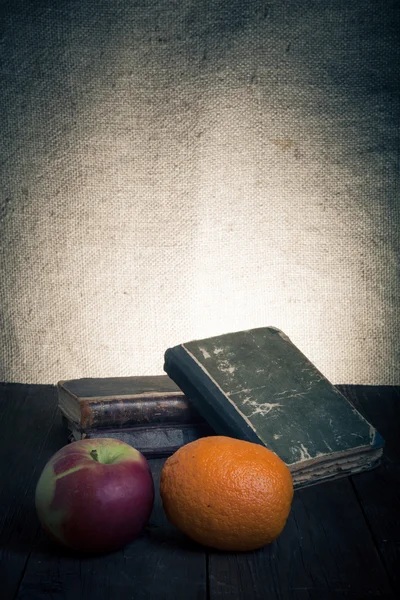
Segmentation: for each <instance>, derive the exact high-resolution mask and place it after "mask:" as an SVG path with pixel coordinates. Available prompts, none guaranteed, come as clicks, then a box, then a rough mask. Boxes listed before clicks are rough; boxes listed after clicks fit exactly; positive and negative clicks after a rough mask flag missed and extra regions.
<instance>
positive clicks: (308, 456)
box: [164, 327, 384, 488]
mask: <svg viewBox="0 0 400 600" xmlns="http://www.w3.org/2000/svg"><path fill="white" fill-rule="evenodd" d="M164 370H165V372H166V373H167V374H168V375H169V377H170V378H171V379H173V380H174V381H175V383H176V384H177V385H178V386H179V387H180V388H181V390H182V391H183V392H184V393H185V394H186V395H187V396H189V397H190V399H191V402H192V404H193V405H194V407H195V408H196V409H197V410H198V412H199V413H200V414H201V415H202V416H203V417H204V419H205V420H207V422H208V423H209V424H210V425H211V427H212V428H213V430H214V431H215V432H216V433H217V434H220V435H227V436H231V437H236V438H239V439H243V440H247V441H250V442H255V443H258V444H262V445H264V446H266V447H267V448H269V449H270V450H272V451H273V452H275V453H276V454H277V455H278V456H279V457H280V458H281V459H282V460H283V461H284V462H285V463H286V464H287V465H288V467H289V469H290V471H291V473H292V477H293V483H294V487H295V488H299V487H304V486H308V485H313V484H316V483H319V482H322V481H327V480H330V479H334V478H337V477H341V476H345V475H350V474H354V473H357V472H359V471H363V470H366V469H370V468H373V467H374V466H376V465H377V464H379V461H380V458H381V455H382V450H383V445H384V440H383V439H382V437H381V436H380V435H379V433H378V432H377V431H376V429H375V428H374V427H373V426H372V425H371V424H370V423H369V422H367V420H366V419H365V418H364V417H363V416H362V415H361V414H360V413H359V412H358V411H357V410H356V409H355V407H354V406H353V405H352V404H351V403H350V402H349V400H348V399H347V398H345V397H344V396H343V395H342V394H341V393H340V392H339V390H338V389H337V388H336V387H335V386H333V385H332V384H331V383H330V382H329V381H328V380H327V378H326V377H324V375H322V373H321V372H320V371H319V370H318V369H317V368H316V367H315V366H314V365H313V364H312V363H311V361H310V360H309V359H308V358H307V357H306V356H305V355H304V354H303V353H302V352H301V351H300V350H299V349H298V348H297V347H296V346H295V345H294V344H293V343H292V342H291V340H290V339H289V338H288V336H287V335H286V334H284V333H283V332H282V331H281V330H279V329H277V328H275V327H260V328H255V329H249V330H246V331H239V332H234V333H228V334H223V335H219V336H214V337H211V338H207V339H201V340H193V341H190V342H186V343H183V344H180V345H178V346H174V347H172V348H168V349H167V350H166V352H165V362H164Z"/></svg>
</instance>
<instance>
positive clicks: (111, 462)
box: [35, 438, 154, 553]
mask: <svg viewBox="0 0 400 600" xmlns="http://www.w3.org/2000/svg"><path fill="white" fill-rule="evenodd" d="M153 503H154V483H153V478H152V475H151V472H150V467H149V464H148V462H147V460H146V459H145V457H144V456H143V455H142V454H141V453H140V452H139V451H138V450H135V448H132V446H129V445H128V444H126V443H125V442H121V441H120V440H116V439H112V438H97V439H90V440H88V439H85V440H80V441H77V442H72V443H71V444H68V445H67V446H64V447H63V448H61V449H60V450H59V451H58V452H56V454H54V456H53V457H52V458H51V459H50V460H49V461H48V463H47V464H46V465H45V467H44V469H43V471H42V474H41V475H40V478H39V480H38V483H37V486H36V493H35V504H36V511H37V515H38V517H39V521H40V523H41V525H42V527H43V529H44V530H45V531H46V533H47V534H48V535H49V536H50V537H51V538H53V539H55V540H57V541H58V542H60V543H61V544H63V545H65V546H67V547H69V548H72V549H73V550H76V551H78V552H89V553H104V552H112V551H114V550H118V549H119V548H122V546H124V545H125V544H127V543H128V542H130V541H131V540H133V539H134V538H135V537H136V536H137V535H138V534H139V533H140V532H141V530H142V529H143V527H144V526H145V525H146V524H147V522H148V520H149V518H150V513H151V510H152V507H153Z"/></svg>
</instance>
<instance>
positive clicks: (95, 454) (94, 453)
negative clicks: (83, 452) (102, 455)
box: [90, 449, 99, 462]
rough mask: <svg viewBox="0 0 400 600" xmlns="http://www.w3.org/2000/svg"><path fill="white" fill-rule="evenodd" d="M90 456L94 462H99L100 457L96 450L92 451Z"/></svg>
mask: <svg viewBox="0 0 400 600" xmlns="http://www.w3.org/2000/svg"><path fill="white" fill-rule="evenodd" d="M90 456H91V457H92V458H93V460H95V461H97V462H99V455H98V454H97V450H96V449H94V450H91V451H90Z"/></svg>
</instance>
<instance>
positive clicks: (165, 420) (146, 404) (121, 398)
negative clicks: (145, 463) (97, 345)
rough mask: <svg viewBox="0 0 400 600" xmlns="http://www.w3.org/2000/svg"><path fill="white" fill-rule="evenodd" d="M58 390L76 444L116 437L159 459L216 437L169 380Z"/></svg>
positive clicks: (109, 381)
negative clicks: (85, 439) (83, 441)
mask: <svg viewBox="0 0 400 600" xmlns="http://www.w3.org/2000/svg"><path fill="white" fill-rule="evenodd" d="M57 390H58V406H59V410H60V413H61V415H62V421H63V424H64V426H65V427H66V429H67V430H68V432H69V436H70V440H71V441H73V440H80V439H84V438H96V437H116V438H119V439H121V440H123V441H126V442H127V443H129V444H131V445H132V446H134V447H135V448H137V449H138V450H140V451H141V452H142V453H143V454H144V455H145V456H148V457H150V456H154V457H155V456H168V455H169V454H172V453H173V452H175V450H177V449H178V448H179V447H180V446H182V445H183V444H186V443H188V442H189V441H192V440H194V439H197V438H198V437H201V436H203V435H211V434H212V433H213V431H212V429H211V427H210V426H209V425H208V424H207V423H206V422H205V421H204V419H203V418H202V417H201V416H200V415H199V413H198V412H197V411H196V410H195V408H194V407H193V405H192V404H191V403H190V402H189V400H188V399H187V397H186V396H185V395H184V393H183V392H182V390H180V389H179V388H178V386H177V385H176V384H175V383H174V382H173V381H172V380H171V379H170V378H169V377H168V376H166V375H158V376H143V377H111V378H85V379H73V380H69V381H60V382H59V383H58V385H57Z"/></svg>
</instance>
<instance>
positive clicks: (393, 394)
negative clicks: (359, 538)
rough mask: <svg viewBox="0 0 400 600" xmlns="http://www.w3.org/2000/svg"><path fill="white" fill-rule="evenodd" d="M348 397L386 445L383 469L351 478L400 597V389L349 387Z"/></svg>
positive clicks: (390, 577) (347, 390)
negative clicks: (379, 434)
mask: <svg viewBox="0 0 400 600" xmlns="http://www.w3.org/2000/svg"><path fill="white" fill-rule="evenodd" d="M345 393H346V394H347V396H348V397H349V399H350V400H351V401H352V402H353V403H354V405H355V406H356V408H358V409H359V410H360V412H361V413H362V414H363V415H364V416H365V417H366V418H367V419H368V420H370V422H371V423H372V424H373V425H375V427H377V429H378V431H379V432H380V433H381V435H382V436H383V437H384V439H385V441H386V444H385V450H384V457H383V461H382V465H381V466H380V467H378V468H377V469H374V470H373V471H369V472H367V473H360V474H359V475H354V476H353V477H352V483H353V486H354V489H355V491H356V494H357V497H358V499H359V502H360V504H361V507H362V510H363V512H364V515H365V518H366V520H367V522H368V525H369V528H370V530H371V534H372V537H373V539H374V542H375V544H376V547H377V549H378V552H379V554H380V556H381V558H382V561H383V564H384V566H385V568H386V570H387V573H388V575H389V579H390V580H391V583H392V586H393V588H394V589H395V591H396V593H397V595H398V597H400V517H399V506H400V438H399V427H400V388H397V389H396V388H392V387H387V386H386V387H385V386H379V387H375V386H368V387H367V386H359V387H354V386H348V387H347V388H346V390H345Z"/></svg>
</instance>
